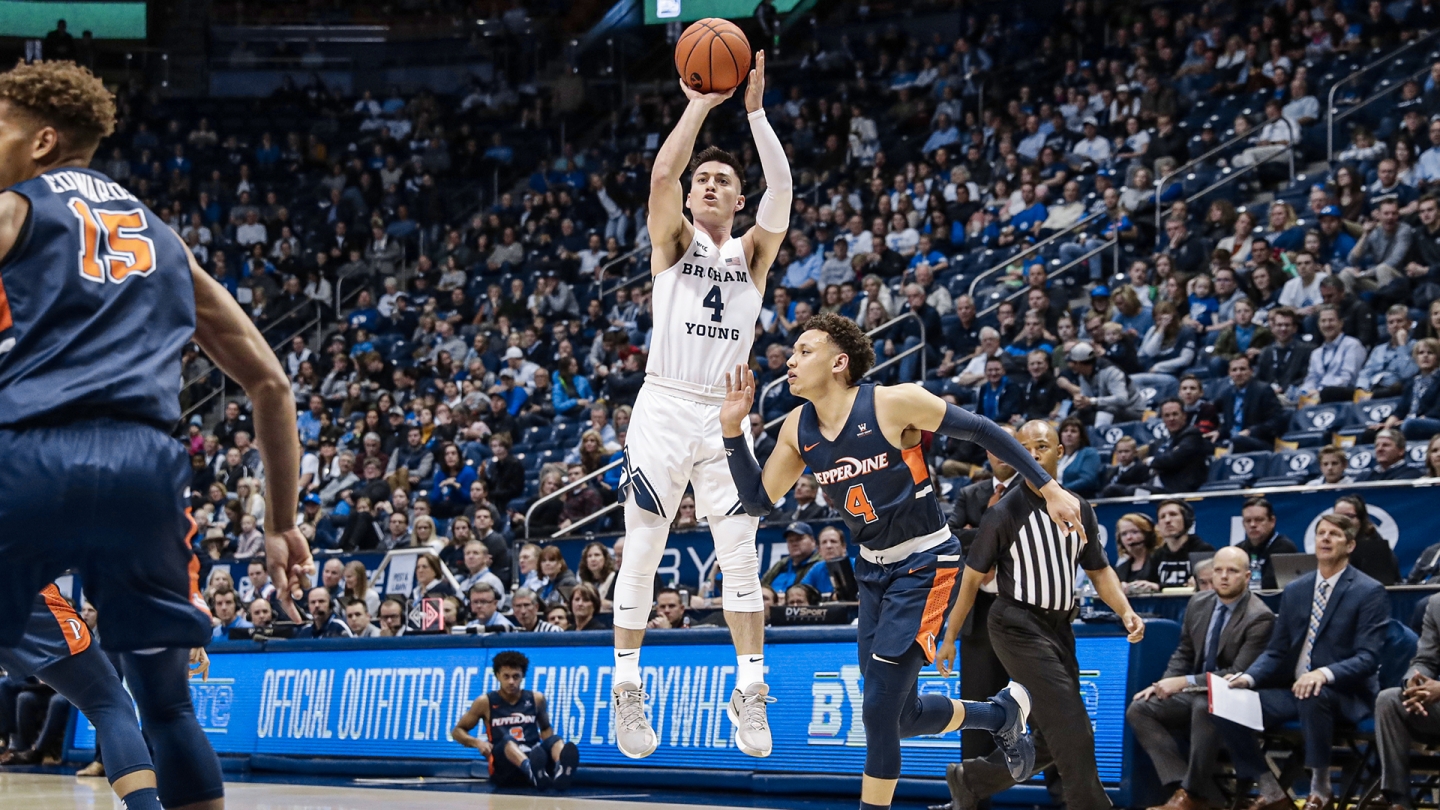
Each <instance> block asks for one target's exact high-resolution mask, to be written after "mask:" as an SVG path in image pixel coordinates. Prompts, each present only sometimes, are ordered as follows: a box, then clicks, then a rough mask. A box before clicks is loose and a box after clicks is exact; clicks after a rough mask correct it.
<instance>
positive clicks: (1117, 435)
mask: <svg viewBox="0 0 1440 810" xmlns="http://www.w3.org/2000/svg"><path fill="white" fill-rule="evenodd" d="M1123 438H1125V431H1123V430H1121V429H1120V428H1117V427H1112V428H1110V429H1109V430H1107V431H1105V443H1106V444H1114V443H1116V442H1118V441H1120V440H1121V439H1123Z"/></svg>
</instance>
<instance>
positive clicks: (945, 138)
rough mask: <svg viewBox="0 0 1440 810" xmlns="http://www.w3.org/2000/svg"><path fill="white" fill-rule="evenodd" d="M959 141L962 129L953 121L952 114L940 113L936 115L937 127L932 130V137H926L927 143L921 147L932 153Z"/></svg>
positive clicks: (927, 152) (924, 151) (922, 150)
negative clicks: (951, 119)
mask: <svg viewBox="0 0 1440 810" xmlns="http://www.w3.org/2000/svg"><path fill="white" fill-rule="evenodd" d="M957 143H960V130H959V129H957V128H956V127H955V125H954V124H953V123H951V121H950V116H948V115H946V114H945V113H940V114H939V115H937V116H936V117H935V129H934V130H933V131H931V133H930V137H929V138H926V139H925V145H924V146H922V147H920V151H921V152H923V153H925V154H926V155H930V154H932V153H933V152H934V151H935V150H937V149H941V148H943V147H946V146H953V145H954V144H957Z"/></svg>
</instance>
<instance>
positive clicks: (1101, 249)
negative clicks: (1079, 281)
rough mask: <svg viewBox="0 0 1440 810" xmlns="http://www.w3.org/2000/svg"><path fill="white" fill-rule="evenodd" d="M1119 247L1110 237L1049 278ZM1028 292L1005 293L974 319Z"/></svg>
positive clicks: (1115, 239) (1024, 288)
mask: <svg viewBox="0 0 1440 810" xmlns="http://www.w3.org/2000/svg"><path fill="white" fill-rule="evenodd" d="M1119 245H1120V240H1119V239H1118V238H1116V237H1111V238H1110V239H1109V240H1107V241H1106V242H1104V243H1103V244H1101V245H1100V246H1099V247H1095V248H1091V249H1090V250H1088V251H1086V252H1084V253H1081V254H1080V255H1079V256H1077V257H1075V258H1074V259H1072V260H1070V262H1069V263H1068V264H1064V265H1061V266H1060V268H1059V269H1057V270H1055V271H1054V272H1053V273H1052V274H1051V276H1053V277H1055V278H1059V277H1060V276H1061V275H1062V274H1064V273H1067V272H1069V271H1070V270H1072V269H1074V268H1075V267H1077V266H1079V265H1080V264H1081V263H1082V262H1088V261H1089V260H1090V259H1091V258H1092V257H1094V256H1097V255H1099V254H1100V253H1103V252H1105V251H1106V250H1108V249H1110V248H1113V247H1119ZM1029 292H1030V288H1029V287H1028V286H1025V287H1021V288H1019V289H1017V290H1013V291H1011V292H1009V293H1007V294H1006V295H1004V296H1002V297H1001V298H1000V300H999V301H996V302H995V303H994V304H993V305H991V306H989V307H986V308H985V309H983V310H981V311H980V312H978V313H976V315H975V317H976V318H983V317H985V316H986V315H989V314H990V313H992V312H994V311H995V310H997V309H999V308H1000V305H1001V304H1003V303H1005V302H1006V301H1014V300H1016V299H1018V298H1019V297H1020V296H1021V295H1022V294H1023V295H1028V294H1029Z"/></svg>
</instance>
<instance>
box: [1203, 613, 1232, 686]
mask: <svg viewBox="0 0 1440 810" xmlns="http://www.w3.org/2000/svg"><path fill="white" fill-rule="evenodd" d="M1228 618H1230V606H1229V605H1225V604H1221V605H1217V606H1216V608H1215V621H1214V622H1213V623H1212V624H1211V625H1210V638H1209V639H1207V640H1206V641H1205V671H1206V672H1214V671H1215V670H1217V669H1219V665H1218V663H1217V661H1216V659H1218V658H1219V656H1220V634H1221V633H1223V632H1224V631H1225V620H1226V619H1228ZM1197 674H1198V673H1197Z"/></svg>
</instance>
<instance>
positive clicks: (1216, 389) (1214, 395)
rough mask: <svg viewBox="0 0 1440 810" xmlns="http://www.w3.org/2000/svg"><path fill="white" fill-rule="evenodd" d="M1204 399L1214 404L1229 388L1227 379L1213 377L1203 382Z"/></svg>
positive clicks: (1228, 379)
mask: <svg viewBox="0 0 1440 810" xmlns="http://www.w3.org/2000/svg"><path fill="white" fill-rule="evenodd" d="M1204 387H1205V398H1206V399H1208V400H1210V401H1211V402H1214V401H1215V400H1217V399H1219V398H1220V395H1221V394H1223V393H1225V392H1226V391H1227V390H1228V389H1229V388H1230V378H1229V377H1215V378H1213V379H1209V380H1205V381H1204Z"/></svg>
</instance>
